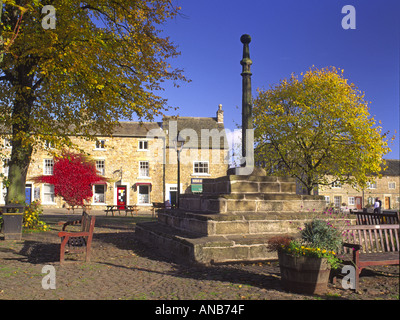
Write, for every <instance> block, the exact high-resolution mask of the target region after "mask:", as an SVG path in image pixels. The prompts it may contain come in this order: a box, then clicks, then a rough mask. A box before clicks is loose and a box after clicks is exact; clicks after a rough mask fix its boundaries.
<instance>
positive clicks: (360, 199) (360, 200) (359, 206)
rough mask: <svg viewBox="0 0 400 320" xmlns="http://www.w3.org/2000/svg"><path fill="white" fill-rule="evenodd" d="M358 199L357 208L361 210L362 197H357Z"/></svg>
mask: <svg viewBox="0 0 400 320" xmlns="http://www.w3.org/2000/svg"><path fill="white" fill-rule="evenodd" d="M355 198H356V199H355V200H356V208H357V210H361V209H362V197H355Z"/></svg>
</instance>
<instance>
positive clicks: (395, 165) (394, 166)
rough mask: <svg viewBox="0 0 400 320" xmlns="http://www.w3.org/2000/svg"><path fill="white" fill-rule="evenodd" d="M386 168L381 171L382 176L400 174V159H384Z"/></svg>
mask: <svg viewBox="0 0 400 320" xmlns="http://www.w3.org/2000/svg"><path fill="white" fill-rule="evenodd" d="M386 166H387V168H386V170H385V171H383V172H382V175H384V176H400V160H397V159H386Z"/></svg>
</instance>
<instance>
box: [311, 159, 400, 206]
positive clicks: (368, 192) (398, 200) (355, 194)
mask: <svg viewBox="0 0 400 320" xmlns="http://www.w3.org/2000/svg"><path fill="white" fill-rule="evenodd" d="M386 165H387V168H386V170H384V171H382V177H381V178H378V177H376V179H374V181H373V182H371V183H369V184H368V186H367V187H366V188H365V189H363V190H356V189H355V188H353V187H352V186H351V185H348V184H340V183H335V184H332V185H331V186H324V187H322V186H320V187H319V189H318V194H320V195H323V196H325V200H326V203H327V205H331V206H334V207H343V208H344V209H346V208H347V209H362V208H368V207H373V204H374V202H375V198H379V199H380V200H381V201H382V209H383V210H389V209H399V206H400V160H393V159H391V160H389V159H388V160H386Z"/></svg>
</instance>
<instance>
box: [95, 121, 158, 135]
mask: <svg viewBox="0 0 400 320" xmlns="http://www.w3.org/2000/svg"><path fill="white" fill-rule="evenodd" d="M150 130H161V123H160V122H133V121H121V122H120V123H119V125H118V126H116V127H115V129H114V132H113V136H115V137H145V136H146V135H147V133H148V132H149V131H150ZM99 135H100V134H99Z"/></svg>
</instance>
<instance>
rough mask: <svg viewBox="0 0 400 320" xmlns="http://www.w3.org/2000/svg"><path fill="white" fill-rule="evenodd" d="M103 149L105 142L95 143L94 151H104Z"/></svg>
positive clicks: (98, 141)
mask: <svg viewBox="0 0 400 320" xmlns="http://www.w3.org/2000/svg"><path fill="white" fill-rule="evenodd" d="M105 148H106V140H97V141H96V150H105Z"/></svg>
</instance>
